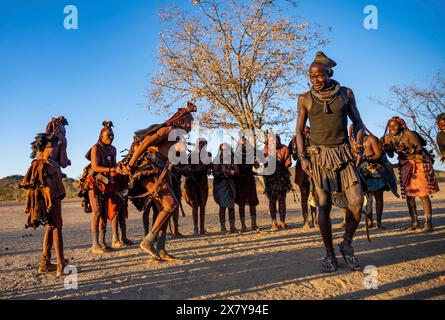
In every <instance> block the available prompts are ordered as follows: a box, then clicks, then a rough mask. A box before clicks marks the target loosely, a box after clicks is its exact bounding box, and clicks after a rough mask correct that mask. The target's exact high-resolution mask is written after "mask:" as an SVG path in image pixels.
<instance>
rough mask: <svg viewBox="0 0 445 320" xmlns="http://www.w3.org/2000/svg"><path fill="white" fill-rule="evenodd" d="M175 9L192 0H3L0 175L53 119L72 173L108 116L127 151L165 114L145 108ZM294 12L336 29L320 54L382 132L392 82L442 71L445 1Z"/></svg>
mask: <svg viewBox="0 0 445 320" xmlns="http://www.w3.org/2000/svg"><path fill="white" fill-rule="evenodd" d="M169 3H177V4H180V5H181V6H184V7H190V9H191V4H190V2H189V1H188V0H182V1H152V0H145V1H141V0H132V1H117V0H111V1H110V0H107V1H105V0H103V1H99V0H88V1H85V0H74V1H70V2H68V1H56V0H53V1H49V0H41V1H10V0H0V110H1V117H0V134H1V137H2V139H1V150H3V151H4V152H3V157H2V159H1V166H0V177H3V176H7V175H12V174H24V173H25V171H26V169H27V167H28V166H29V162H30V159H29V154H30V145H29V143H30V142H31V141H32V139H33V137H34V135H35V134H36V133H38V132H41V131H43V130H44V128H45V125H46V123H47V122H48V120H49V119H50V118H51V117H52V116H58V115H64V116H66V117H67V118H68V120H69V122H70V125H69V126H68V127H67V137H68V141H69V142H68V143H69V145H68V147H69V149H68V153H69V157H70V159H71V160H72V162H73V165H72V166H71V167H70V168H68V169H67V170H65V171H66V173H67V174H68V176H70V177H77V176H78V175H79V174H80V172H81V169H82V167H83V166H84V165H85V164H86V163H87V161H86V160H85V159H84V154H85V153H86V151H87V150H88V149H89V147H90V146H91V145H93V144H94V143H95V142H96V141H97V136H98V132H99V130H100V128H101V123H102V120H105V119H110V120H112V121H113V122H114V123H115V126H116V128H115V135H116V140H115V143H114V144H115V146H116V147H117V148H118V150H123V149H125V148H126V147H128V146H129V144H130V142H131V140H132V135H133V132H134V131H135V130H137V129H140V128H144V127H146V126H148V125H150V124H152V123H156V122H159V121H162V120H163V119H165V118H167V115H165V116H162V117H159V116H156V115H154V114H152V113H150V112H149V111H147V109H146V107H145V106H146V104H147V98H146V90H147V87H148V83H149V79H150V75H151V74H152V73H153V72H155V70H156V67H157V66H156V55H157V45H158V40H159V32H160V31H161V25H160V22H159V20H158V16H157V11H158V10H159V9H160V8H162V7H164V6H165V5H167V4H169ZM68 4H74V5H76V7H77V8H78V10H79V29H78V30H65V29H64V28H63V20H64V18H65V15H64V13H63V8H64V7H65V5H68ZM368 4H373V5H375V6H376V7H377V8H378V14H379V28H378V30H366V29H365V28H364V27H363V19H364V17H365V14H364V13H363V8H364V7H365V6H366V5H368ZM295 13H296V14H298V15H300V16H301V18H302V20H305V21H309V22H316V23H319V24H320V25H321V27H322V28H323V29H325V30H327V29H328V28H329V27H331V28H332V31H331V32H329V31H326V33H325V35H326V36H328V37H329V38H330V40H331V42H330V44H329V45H328V46H327V47H325V48H323V50H324V51H325V52H326V53H327V54H328V55H329V56H331V57H332V58H333V59H334V60H336V61H337V64H338V66H337V67H336V68H335V79H336V80H338V81H339V82H340V83H342V84H343V85H346V86H349V87H351V88H352V89H353V90H354V92H355V95H356V98H357V103H358V106H359V109H360V112H361V114H362V118H363V119H364V120H365V123H366V124H367V126H368V127H369V129H371V131H373V133H375V134H376V135H378V136H380V135H381V134H382V133H383V128H382V126H383V125H384V123H385V121H386V120H387V119H388V117H389V116H391V115H392V114H391V113H390V112H388V111H387V110H385V109H382V108H381V107H379V106H376V105H375V104H374V103H373V102H372V101H371V100H370V98H371V97H381V98H385V97H387V96H388V92H389V91H388V89H389V87H390V86H391V85H393V84H399V85H404V84H411V83H416V84H419V85H422V84H423V83H425V82H426V81H427V80H428V79H429V77H430V76H431V75H432V74H433V73H434V72H436V71H438V70H439V69H444V68H445V59H444V58H445V37H444V36H443V35H444V34H445V22H444V21H445V3H444V2H443V1H439V0H425V1H399V0H391V1H389V0H386V1H384V0H379V1H370V0H366V1H361V0H338V1H328V0H319V1H312V0H301V1H299V7H298V8H297V9H296V12H295ZM290 103H293V102H290ZM178 107H179V106H178ZM441 167H442V166H441ZM442 168H443V167H442Z"/></svg>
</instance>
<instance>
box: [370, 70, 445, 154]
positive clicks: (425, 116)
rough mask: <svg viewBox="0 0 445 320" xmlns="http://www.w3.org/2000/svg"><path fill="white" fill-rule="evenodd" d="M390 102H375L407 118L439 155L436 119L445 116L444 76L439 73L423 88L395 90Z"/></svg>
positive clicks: (394, 87) (396, 88) (414, 87)
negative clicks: (439, 115)
mask: <svg viewBox="0 0 445 320" xmlns="http://www.w3.org/2000/svg"><path fill="white" fill-rule="evenodd" d="M390 91H391V98H390V99H389V100H387V101H382V100H380V99H374V100H375V101H376V102H377V103H379V104H380V105H382V106H384V107H386V108H387V109H389V110H391V111H394V112H396V114H397V115H399V116H400V117H402V118H404V119H405V121H407V123H408V125H411V128H413V129H414V130H415V131H417V132H418V133H419V134H420V135H421V136H422V137H423V138H424V139H425V140H426V141H427V142H428V145H429V146H430V147H431V148H433V150H434V151H435V153H436V154H437V155H440V152H439V148H438V146H437V144H436V136H437V133H438V131H437V126H436V117H437V115H438V114H440V113H443V112H445V78H444V72H443V70H442V71H439V72H437V73H436V74H435V75H434V76H433V77H432V79H431V81H430V83H429V84H428V85H427V86H425V87H424V88H421V87H418V86H416V85H409V86H406V87H399V86H392V87H391V88H390Z"/></svg>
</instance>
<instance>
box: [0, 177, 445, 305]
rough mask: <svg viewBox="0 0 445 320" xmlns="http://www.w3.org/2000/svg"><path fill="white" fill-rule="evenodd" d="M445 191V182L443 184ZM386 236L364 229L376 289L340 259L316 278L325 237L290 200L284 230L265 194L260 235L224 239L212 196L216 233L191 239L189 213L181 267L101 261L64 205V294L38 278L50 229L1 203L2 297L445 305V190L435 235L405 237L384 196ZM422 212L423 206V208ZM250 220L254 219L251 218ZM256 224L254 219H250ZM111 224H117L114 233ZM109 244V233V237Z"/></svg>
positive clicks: (50, 280) (135, 234)
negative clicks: (72, 272)
mask: <svg viewBox="0 0 445 320" xmlns="http://www.w3.org/2000/svg"><path fill="white" fill-rule="evenodd" d="M441 187H442V190H445V185H444V184H442V185H441ZM385 199H386V201H387V202H386V207H385V225H386V227H387V228H388V229H387V230H384V231H379V230H376V229H372V230H371V236H372V242H371V243H368V242H367V240H366V235H365V232H364V226H363V223H362V224H361V226H360V229H359V230H358V233H357V237H356V240H355V250H356V254H357V257H358V259H359V260H360V262H361V263H362V264H363V265H374V266H376V267H377V271H378V289H365V287H364V284H363V281H364V278H365V276H366V275H365V274H363V273H361V272H360V273H352V272H350V271H349V270H348V269H347V268H346V266H345V263H344V261H343V260H342V259H341V257H340V255H339V252H338V250H337V253H338V258H339V262H340V268H339V271H338V272H337V273H335V274H330V275H326V274H321V273H320V272H319V264H320V259H321V258H322V255H323V249H322V242H321V237H320V235H319V232H318V230H315V229H311V230H309V231H304V230H302V229H301V226H302V222H301V211H300V210H299V204H295V203H293V201H292V196H291V195H289V197H288V208H289V214H288V221H289V226H290V228H289V229H288V230H285V231H278V232H271V231H269V230H268V229H269V227H270V225H269V223H270V222H269V218H268V217H267V215H266V206H265V204H266V199H265V198H264V196H262V195H261V198H260V202H261V205H260V207H259V210H258V211H259V214H258V220H259V225H260V226H262V230H261V231H260V232H247V233H245V234H241V235H238V234H237V235H220V234H219V233H218V229H219V227H218V225H219V224H218V220H217V219H218V218H217V208H216V205H215V204H214V202H213V200H212V199H210V201H209V206H208V212H209V214H208V215H207V225H208V228H207V230H208V231H209V235H207V236H201V237H194V236H191V233H192V220H191V214H190V208H186V212H187V217H185V218H181V220H180V224H181V232H183V233H184V234H185V235H188V236H187V237H186V238H180V239H173V240H169V241H168V243H167V248H168V249H169V251H170V252H171V253H172V254H174V255H176V256H178V257H180V258H182V260H181V261H179V262H164V263H159V262H155V261H153V260H151V259H149V258H148V257H147V255H146V254H144V253H143V252H142V251H141V250H140V249H139V246H137V245H136V246H133V247H128V248H122V249H118V250H116V251H114V252H112V253H109V254H105V255H102V256H97V255H94V256H93V255H92V254H91V253H90V250H89V247H90V232H89V218H90V217H89V215H88V214H84V213H83V212H82V210H81V208H80V203H79V202H77V201H67V202H65V203H64V211H63V216H64V241H65V252H66V257H67V258H69V259H70V263H71V264H73V265H75V266H76V267H77V268H78V271H79V274H78V284H79V285H78V289H77V290H72V289H70V290H66V289H65V288H64V286H63V284H64V281H63V279H56V278H55V277H54V274H48V275H40V274H38V273H37V264H38V261H39V258H40V250H41V240H42V234H43V229H42V228H39V229H38V230H36V231H33V230H29V229H28V230H25V229H23V225H24V222H25V214H24V213H23V212H22V209H23V204H16V203H3V204H1V205H0V219H1V224H0V239H1V246H0V298H2V299H280V300H281V299H444V298H445V191H441V192H440V193H439V194H438V195H436V196H435V197H434V198H433V208H434V220H433V221H434V225H435V228H436V230H435V232H434V233H431V234H423V233H405V232H403V231H401V228H402V227H404V226H407V225H408V223H409V216H408V213H407V210H406V205H405V203H404V202H403V201H402V200H398V199H395V198H393V197H392V196H391V195H389V194H387V195H386V198H385ZM418 205H420V204H418ZM247 216H248V213H247ZM333 218H334V219H333V223H334V233H335V242H336V243H338V242H339V241H340V239H341V235H342V229H341V228H340V225H339V224H340V222H341V219H340V212H339V210H334V213H333ZM247 221H248V222H249V218H248V217H247ZM109 227H110V226H109ZM128 234H129V237H130V238H132V239H134V240H136V241H137V242H139V241H140V239H141V237H142V223H141V216H140V214H139V213H138V212H136V211H135V210H134V208H133V207H132V208H131V210H130V219H129V222H128ZM107 236H108V238H109V237H110V235H109V234H108V235H107Z"/></svg>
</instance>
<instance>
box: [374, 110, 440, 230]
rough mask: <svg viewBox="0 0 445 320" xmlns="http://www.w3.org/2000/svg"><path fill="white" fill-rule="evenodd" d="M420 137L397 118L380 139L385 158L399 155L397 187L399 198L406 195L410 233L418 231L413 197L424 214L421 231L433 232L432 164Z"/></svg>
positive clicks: (394, 118) (436, 186)
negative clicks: (398, 182)
mask: <svg viewBox="0 0 445 320" xmlns="http://www.w3.org/2000/svg"><path fill="white" fill-rule="evenodd" d="M422 140H423V138H421V137H420V135H418V134H417V133H416V132H415V131H411V130H409V129H408V126H407V125H406V123H405V121H404V120H403V119H401V118H399V117H392V118H391V119H389V121H388V123H387V125H386V129H385V135H384V136H383V137H382V142H383V149H384V150H385V151H386V152H387V153H388V156H390V157H393V156H394V152H395V153H397V154H398V156H399V166H400V187H401V190H402V196H406V202H407V204H408V211H409V214H410V216H411V226H410V227H409V228H408V229H407V230H409V231H416V230H419V229H420V227H419V221H418V218H417V208H416V197H419V198H420V200H421V201H422V205H423V212H424V215H425V225H424V227H423V229H422V230H423V231H424V232H432V231H433V225H432V221H431V220H432V209H431V200H430V195H432V194H433V193H436V192H438V191H439V185H438V184H437V180H436V176H435V174H434V169H433V165H432V162H431V158H430V156H429V154H428V152H427V151H426V150H425V149H424V148H423V146H422V145H426V142H425V141H422Z"/></svg>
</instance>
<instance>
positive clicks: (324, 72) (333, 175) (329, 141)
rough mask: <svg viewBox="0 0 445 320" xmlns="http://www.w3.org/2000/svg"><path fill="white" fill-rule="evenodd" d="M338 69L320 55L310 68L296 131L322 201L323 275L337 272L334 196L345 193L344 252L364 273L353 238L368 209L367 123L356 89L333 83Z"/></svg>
mask: <svg viewBox="0 0 445 320" xmlns="http://www.w3.org/2000/svg"><path fill="white" fill-rule="evenodd" d="M335 66H336V63H335V62H334V61H333V60H331V59H330V58H328V57H327V56H326V55H325V54H324V53H323V52H321V51H319V52H317V54H316V56H315V59H314V61H313V62H312V64H311V65H310V68H309V77H310V81H311V84H312V87H311V89H310V91H308V92H305V93H303V94H302V95H300V97H299V99H298V119H297V129H296V135H297V145H298V159H299V160H300V161H301V168H302V169H303V170H304V171H305V172H306V173H307V174H308V175H309V176H311V177H312V179H313V182H314V185H315V191H316V194H317V198H318V224H319V227H320V232H321V235H322V238H323V242H324V245H325V249H326V256H325V258H324V260H323V263H322V265H321V271H322V272H335V271H336V270H337V259H336V256H335V251H334V247H333V241H332V225H331V217H330V213H331V208H332V198H331V193H333V192H344V194H345V196H346V199H347V202H348V207H347V214H346V229H345V233H344V235H343V241H342V242H341V243H340V244H339V249H340V252H341V253H342V255H343V258H344V259H345V261H346V263H347V265H348V266H349V267H350V268H351V269H352V270H360V265H359V263H358V261H357V258H356V257H355V255H354V250H353V248H352V239H353V237H354V233H355V231H356V229H357V227H358V225H359V223H360V218H361V217H360V216H361V210H362V205H363V191H362V187H361V184H360V178H359V173H358V170H357V166H358V165H359V164H360V163H361V159H362V157H363V151H364V147H363V145H362V143H363V124H362V120H361V118H360V114H359V112H358V109H357V106H356V103H355V98H354V94H353V92H352V90H351V89H350V88H347V87H343V86H340V84H339V83H338V82H337V81H335V80H333V79H331V77H332V76H333V70H332V68H333V67H335ZM348 117H349V118H350V119H351V121H352V123H353V124H354V128H355V130H356V138H357V141H358V143H359V145H358V155H357V160H356V161H354V155H353V154H352V151H351V147H350V145H349V139H348V127H347V122H348V119H347V118H348ZM308 119H309V122H310V127H311V145H310V146H309V147H306V143H305V125H306V121H307V120H308ZM308 154H309V155H308ZM354 162H356V163H354Z"/></svg>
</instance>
